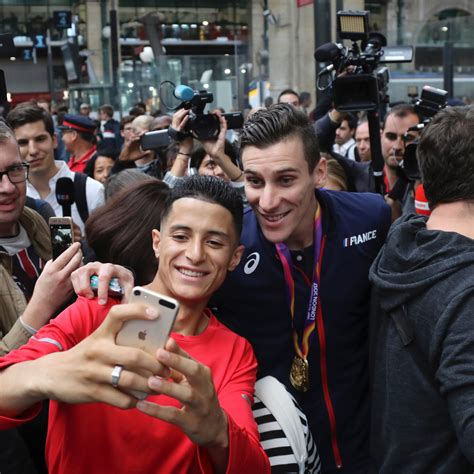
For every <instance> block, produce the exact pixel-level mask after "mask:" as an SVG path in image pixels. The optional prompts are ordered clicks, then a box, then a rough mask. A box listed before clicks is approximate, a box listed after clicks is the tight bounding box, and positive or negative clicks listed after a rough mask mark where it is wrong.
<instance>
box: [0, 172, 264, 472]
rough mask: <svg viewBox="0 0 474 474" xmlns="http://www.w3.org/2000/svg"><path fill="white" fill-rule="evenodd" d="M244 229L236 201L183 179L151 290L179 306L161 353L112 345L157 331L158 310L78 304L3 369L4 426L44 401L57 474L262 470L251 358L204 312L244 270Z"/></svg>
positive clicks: (224, 191) (167, 211) (164, 227)
mask: <svg viewBox="0 0 474 474" xmlns="http://www.w3.org/2000/svg"><path fill="white" fill-rule="evenodd" d="M241 226H242V202H241V198H240V197H239V195H238V193H237V192H236V191H234V190H232V188H230V187H229V186H228V185H226V184H225V183H224V182H222V181H220V180H217V179H215V178H210V177H192V178H188V179H186V180H183V182H182V183H180V184H179V185H178V186H177V187H176V188H174V189H173V190H172V191H171V193H170V195H169V197H168V198H167V201H166V203H165V207H164V211H163V214H162V221H161V229H160V231H158V230H154V231H153V250H154V253H155V256H156V258H157V259H159V260H160V266H159V269H158V271H157V274H156V276H155V278H154V280H153V281H152V283H151V284H150V285H148V286H147V288H146V290H147V291H151V292H157V293H159V294H161V295H163V298H161V299H162V300H164V301H169V298H167V297H171V298H173V299H174V300H176V301H177V303H179V306H180V309H179V312H178V314H177V317H176V321H175V324H174V328H173V331H172V333H171V338H170V339H168V341H167V342H166V344H165V346H164V348H158V347H156V350H155V351H154V353H149V352H147V351H145V350H142V349H137V348H135V347H125V346H119V345H117V343H116V338H117V335H118V334H119V333H120V331H121V329H122V327H123V325H124V323H125V322H126V321H130V320H144V321H146V322H148V323H150V324H151V323H152V322H155V324H156V325H157V326H158V327H159V326H160V325H162V324H164V321H160V319H161V318H163V315H160V311H158V310H157V309H156V307H153V305H152V306H150V305H149V304H148V303H147V304H144V303H141V304H139V303H135V304H117V301H113V300H109V303H108V304H106V305H99V303H98V301H97V300H86V299H85V298H79V299H78V301H77V302H76V303H75V304H74V305H72V306H70V307H69V308H67V309H66V310H65V311H64V312H63V313H62V314H60V315H59V317H57V318H56V319H55V320H54V321H53V322H51V323H50V324H49V325H47V326H45V327H44V328H43V329H42V330H41V331H39V332H38V333H37V334H36V335H35V336H34V337H33V338H31V339H30V341H29V343H28V344H26V345H25V346H23V347H22V348H21V349H19V350H17V351H15V352H12V353H11V354H9V355H8V356H6V357H5V358H3V359H1V360H0V369H2V371H1V372H0V413H1V415H2V416H1V417H0V428H8V427H13V426H17V425H19V424H21V423H23V422H25V421H27V420H30V419H31V418H33V417H34V416H35V415H36V414H37V413H38V411H39V409H40V405H41V403H40V402H41V401H42V400H46V399H50V400H51V404H50V406H51V409H50V419H49V432H48V442H47V447H46V457H47V461H48V468H49V471H50V473H52V474H54V473H70V472H88V473H104V472H117V473H122V472H123V473H129V472H146V473H161V472H162V473H169V472H187V473H188V472H189V473H193V472H235V473H242V472H258V473H265V472H269V469H270V468H269V463H268V459H267V458H266V456H265V454H264V452H263V450H262V448H261V447H260V444H259V441H258V432H257V427H256V425H255V422H254V420H253V416H252V411H251V404H252V394H253V390H254V383H255V375H256V369H257V364H256V360H255V357H254V354H253V351H252V349H251V347H250V344H249V343H248V342H247V341H246V340H245V339H243V338H241V337H239V336H237V335H236V334H234V333H232V332H231V331H230V330H229V329H227V328H226V327H224V326H223V325H222V324H220V323H219V322H218V321H217V319H216V318H215V317H214V315H213V314H212V313H211V312H210V311H209V310H207V309H206V305H207V302H208V300H209V298H210V296H211V295H212V293H213V292H214V291H215V290H216V289H217V288H218V287H219V286H220V285H221V283H222V282H223V280H224V278H225V277H226V275H227V272H228V271H231V270H233V269H234V268H235V267H236V266H237V265H238V263H239V261H240V256H241V254H242V251H243V248H242V246H240V245H239V237H240V231H241ZM135 291H137V290H135ZM138 291H141V290H138ZM158 298H159V297H158ZM161 299H160V300H159V301H160V303H161ZM152 326H154V325H152ZM162 330H166V328H165V329H162ZM150 331H151V329H150V330H147V331H146V334H143V331H142V332H141V334H137V337H138V338H139V339H140V340H143V339H147V337H148V335H149V334H150ZM132 391H133V392H132ZM139 392H141V393H139ZM131 393H134V394H135V395H137V396H140V398H141V397H142V395H143V394H148V398H147V399H146V400H140V401H138V399H137V398H136V397H135V396H134V395H131Z"/></svg>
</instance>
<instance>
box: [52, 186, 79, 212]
mask: <svg viewBox="0 0 474 474" xmlns="http://www.w3.org/2000/svg"><path fill="white" fill-rule="evenodd" d="M56 200H57V201H58V204H59V205H60V206H61V207H62V208H63V217H70V216H71V206H72V205H73V204H74V202H75V197H74V183H73V181H72V179H71V178H59V179H58V180H57V181H56Z"/></svg>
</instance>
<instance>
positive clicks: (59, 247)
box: [49, 217, 74, 260]
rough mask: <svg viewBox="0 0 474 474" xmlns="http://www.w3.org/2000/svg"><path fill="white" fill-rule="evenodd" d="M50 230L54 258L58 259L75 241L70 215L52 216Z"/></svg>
mask: <svg viewBox="0 0 474 474" xmlns="http://www.w3.org/2000/svg"><path fill="white" fill-rule="evenodd" d="M49 231H50V233H51V247H52V250H53V260H56V258H58V257H59V256H60V255H61V254H62V253H63V252H64V251H65V250H66V249H67V248H69V247H70V246H71V245H72V244H73V243H74V230H73V226H72V219H71V218H70V217H50V218H49Z"/></svg>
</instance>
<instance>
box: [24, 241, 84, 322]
mask: <svg viewBox="0 0 474 474" xmlns="http://www.w3.org/2000/svg"><path fill="white" fill-rule="evenodd" d="M81 262H82V252H81V245H80V244H79V242H75V243H74V244H72V245H71V246H70V247H69V248H68V249H66V250H65V251H64V252H63V253H62V254H61V255H60V256H59V257H58V258H57V259H56V260H49V261H48V262H47V263H46V265H45V267H44V269H43V271H42V273H41V275H40V277H39V278H38V280H37V281H36V284H35V288H34V291H33V295H32V297H31V299H30V301H29V303H28V305H27V307H26V309H25V312H24V313H23V315H22V320H23V322H24V323H25V324H27V325H29V326H31V327H32V328H34V329H40V328H41V327H42V326H44V325H45V324H47V323H48V321H49V320H50V318H51V317H52V316H53V315H54V313H55V311H56V310H57V309H58V308H60V307H61V306H62V305H63V304H64V303H66V302H67V301H68V299H69V298H71V296H72V295H73V287H72V283H71V273H72V272H73V271H74V270H76V269H77V268H79V266H80V265H81Z"/></svg>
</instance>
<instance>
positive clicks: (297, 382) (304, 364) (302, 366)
mask: <svg viewBox="0 0 474 474" xmlns="http://www.w3.org/2000/svg"><path fill="white" fill-rule="evenodd" d="M290 382H291V385H293V387H294V388H295V389H296V390H299V391H300V392H307V391H308V389H309V364H308V361H307V360H306V359H303V358H302V357H300V356H297V355H296V356H295V358H294V359H293V363H292V364H291V370H290Z"/></svg>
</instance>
